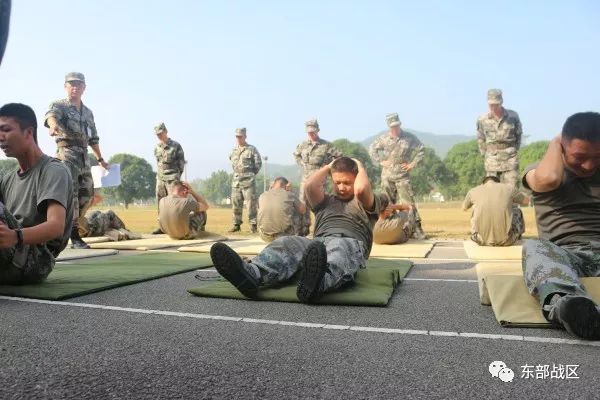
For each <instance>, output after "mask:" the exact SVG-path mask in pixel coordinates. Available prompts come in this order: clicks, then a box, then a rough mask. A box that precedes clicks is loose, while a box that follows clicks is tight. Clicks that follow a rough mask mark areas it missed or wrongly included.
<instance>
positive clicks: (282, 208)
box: [258, 176, 306, 242]
mask: <svg viewBox="0 0 600 400" xmlns="http://www.w3.org/2000/svg"><path fill="white" fill-rule="evenodd" d="M305 212H306V206H305V205H304V204H303V203H302V202H301V201H300V199H298V196H296V195H295V194H294V192H292V190H291V185H290V183H289V182H288V180H287V179H285V178H284V177H282V176H280V177H277V178H275V180H274V181H273V183H272V184H271V187H270V188H269V190H267V191H266V192H264V193H263V194H261V195H260V197H259V198H258V233H259V234H260V238H261V239H262V240H264V241H265V242H272V241H273V240H275V239H277V238H278V237H280V236H290V235H299V234H300V233H302V225H301V223H302V214H304V213H305Z"/></svg>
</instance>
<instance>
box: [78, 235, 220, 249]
mask: <svg viewBox="0 0 600 400" xmlns="http://www.w3.org/2000/svg"><path fill="white" fill-rule="evenodd" d="M154 236H155V237H154ZM154 236H153V237H151V238H147V239H137V240H122V241H119V242H105V243H94V244H91V245H90V247H91V248H93V249H117V250H142V251H144V250H154V249H164V248H166V247H177V246H187V245H197V244H201V243H207V242H216V241H220V240H226V239H227V238H226V237H225V236H221V235H217V234H216V233H210V232H204V235H202V236H201V237H199V238H197V239H191V240H175V239H171V238H169V237H168V236H166V235H154Z"/></svg>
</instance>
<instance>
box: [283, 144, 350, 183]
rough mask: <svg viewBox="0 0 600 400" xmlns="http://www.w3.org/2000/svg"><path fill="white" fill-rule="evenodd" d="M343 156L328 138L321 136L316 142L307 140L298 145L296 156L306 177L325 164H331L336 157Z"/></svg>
mask: <svg viewBox="0 0 600 400" xmlns="http://www.w3.org/2000/svg"><path fill="white" fill-rule="evenodd" d="M341 156H342V152H341V151H339V150H338V149H336V148H335V147H333V145H332V144H331V143H329V142H328V141H327V140H323V139H321V138H319V140H317V142H316V143H313V142H312V141H311V140H305V141H304V142H302V143H300V144H299V145H298V146H297V147H296V151H295V152H294V158H295V159H296V162H297V163H298V164H299V165H301V166H302V169H303V174H304V175H303V176H304V178H306V177H308V176H309V175H310V174H312V173H313V172H314V171H316V170H318V169H319V168H321V167H322V166H324V165H327V164H329V163H330V162H331V161H333V159H334V158H338V157H341Z"/></svg>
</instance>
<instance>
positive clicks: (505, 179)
mask: <svg viewBox="0 0 600 400" xmlns="http://www.w3.org/2000/svg"><path fill="white" fill-rule="evenodd" d="M486 176H495V177H496V178H498V179H499V180H500V183H508V184H509V185H511V186H514V187H518V186H519V182H520V180H519V178H520V176H519V171H518V170H516V169H511V170H509V171H488V172H486Z"/></svg>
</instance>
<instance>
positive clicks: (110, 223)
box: [79, 210, 142, 242]
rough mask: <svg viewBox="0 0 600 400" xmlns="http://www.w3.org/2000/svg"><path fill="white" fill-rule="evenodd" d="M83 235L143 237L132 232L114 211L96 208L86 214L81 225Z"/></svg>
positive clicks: (115, 239) (119, 237)
mask: <svg viewBox="0 0 600 400" xmlns="http://www.w3.org/2000/svg"><path fill="white" fill-rule="evenodd" d="M79 233H80V234H81V236H82V237H96V236H108V237H110V238H111V239H112V240H114V241H115V242H116V241H119V240H131V239H141V238H142V236H141V235H139V234H137V233H134V232H131V231H129V230H128V229H127V227H125V223H124V222H123V221H122V220H121V218H119V216H118V215H117V214H115V212H114V211H112V210H108V211H104V212H102V211H100V210H95V211H92V212H90V213H88V214H87V215H86V216H85V220H84V223H83V224H82V225H80V226H79Z"/></svg>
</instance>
